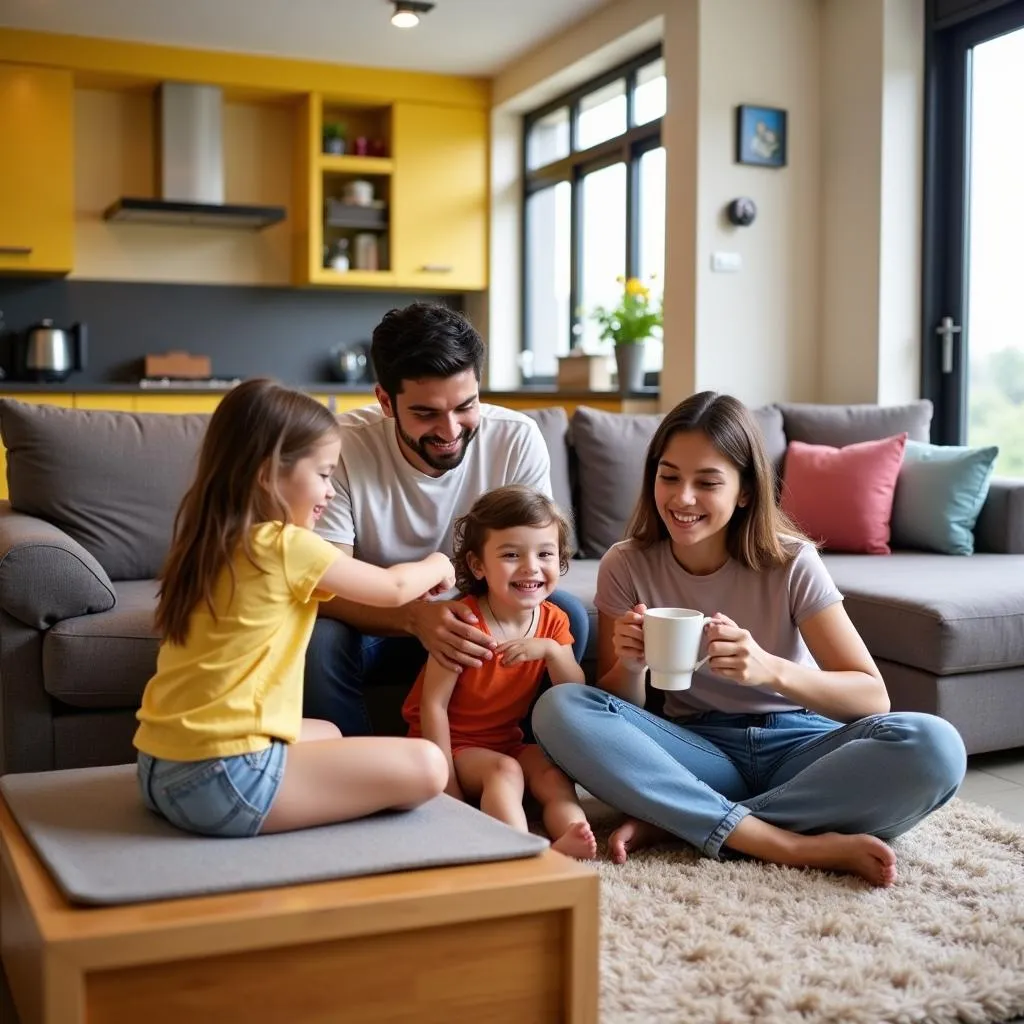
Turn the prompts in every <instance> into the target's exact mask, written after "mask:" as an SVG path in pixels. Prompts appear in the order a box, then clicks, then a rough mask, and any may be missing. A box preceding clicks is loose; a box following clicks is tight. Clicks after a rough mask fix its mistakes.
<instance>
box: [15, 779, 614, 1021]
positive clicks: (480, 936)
mask: <svg viewBox="0 0 1024 1024" xmlns="http://www.w3.org/2000/svg"><path fill="white" fill-rule="evenodd" d="M0 954H2V957H3V965H4V969H5V970H6V972H7V978H8V981H9V983H10V988H11V991H12V993H13V996H14V1002H15V1005H16V1007H17V1008H18V1013H19V1016H20V1017H21V1024H84V1022H85V1021H88V1022H89V1024H182V1022H185V1024H203V1022H207V1021H209V1022H213V1021H217V1022H234V1021H237V1022H240V1024H241V1022H244V1024H252V1021H254V1020H258V1021H260V1022H261V1024H271V1022H281V1024H285V1022H287V1024H300V1022H328V1021H330V1022H336V1021H340V1020H346V1021H352V1022H355V1024H378V1022H384V1021H387V1022H391V1021H409V1022H414V1021H415V1022H416V1024H451V1022H454V1021H474V1022H477V1021H480V1022H484V1021H486V1022H488V1024H498V1022H504V1021H509V1022H511V1024H547V1022H549V1021H552V1022H553V1021H565V1022H572V1024H592V1022H594V1021H596V1020H597V989H598V878H597V874H596V872H595V871H594V870H593V869H591V868H589V867H587V866H585V865H582V864H578V863H577V862H575V861H572V860H569V859H568V858H566V857H563V856H561V855H560V854H557V853H554V852H553V851H551V850H548V851H546V852H545V853H543V854H542V855H540V856H538V857H528V858H525V859H522V860H510V861H501V862H497V863H490V864H473V865H468V866H465V867H452V868H438V869H430V870H425V871H407V872H401V873H398V874H391V875H375V876H371V877H368V878H356V879H347V880H341V881H337V882H320V883H316V884H312V885H298V886H289V887H287V888H279V889H264V890H259V891H254V892H243V893H232V894H229V895H223V896H208V897H203V898H199V899H180V900H164V901H161V902H155V903H144V904H134V905H130V906H120V907H109V908H89V907H81V906H73V905H71V904H69V903H68V902H67V901H66V900H65V899H64V897H63V896H62V895H61V894H60V892H59V891H58V890H57V888H56V886H55V885H54V883H53V881H52V880H51V878H50V876H49V874H48V872H47V871H46V869H45V868H44V867H43V866H42V864H40V862H39V861H38V859H37V858H36V856H35V853H34V852H33V850H32V848H31V847H30V846H29V844H28V842H27V840H26V839H25V837H24V835H23V834H22V832H21V830H20V829H19V828H18V826H17V824H16V823H15V821H14V819H13V817H12V816H11V814H10V811H9V810H8V808H7V806H6V804H5V803H4V802H3V798H2V797H0Z"/></svg>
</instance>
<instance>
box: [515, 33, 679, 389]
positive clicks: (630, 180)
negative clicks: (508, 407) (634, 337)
mask: <svg viewBox="0 0 1024 1024" xmlns="http://www.w3.org/2000/svg"><path fill="white" fill-rule="evenodd" d="M662 56H663V53H662V47H661V45H660V44H659V45H657V46H654V47H651V48H650V49H648V50H645V51H644V52H643V53H639V54H637V55H636V56H635V57H632V58H630V59H629V60H628V61H625V62H624V63H622V64H619V65H617V66H616V67H614V68H611V69H610V70H608V71H606V72H604V73H603V74H601V75H598V76H597V77H595V78H591V79H588V80H587V81H586V82H584V83H582V84H581V85H578V86H577V87H576V88H575V89H572V90H571V91H569V92H566V93H562V94H561V95H560V96H557V97H556V98H555V99H552V100H550V101H549V102H547V103H545V104H544V106H542V107H537V108H536V109H535V110H531V111H530V112H529V113H528V114H525V115H524V116H523V134H522V167H521V172H522V210H521V218H520V237H521V239H522V244H521V245H520V267H519V274H520V288H519V296H520V310H519V312H520V318H521V319H520V323H521V324H522V342H521V351H523V352H532V351H533V339H532V338H531V337H530V329H529V323H530V319H529V311H530V284H529V281H530V275H529V257H528V255H527V252H528V249H529V246H528V245H527V231H528V213H527V206H528V200H529V198H530V196H531V195H533V194H534V193H535V192H540V191H543V190H544V189H546V188H551V187H553V186H554V185H557V184H559V183H560V182H563V181H564V182H568V184H569V188H570V190H571V191H570V200H569V210H570V214H569V239H570V242H569V325H568V326H569V350H570V351H572V350H573V349H576V348H578V347H579V345H580V343H581V340H582V328H583V325H582V319H583V318H582V317H581V316H580V315H579V306H580V295H581V292H582V284H583V280H582V276H583V231H582V225H581V208H582V201H583V189H582V188H581V187H580V185H581V182H582V180H583V178H584V177H585V176H586V175H587V174H590V173H592V172H594V171H599V170H601V169H602V168H604V167H610V166H611V165H612V164H617V163H624V164H625V165H626V252H625V267H626V276H627V277H635V276H637V273H638V269H639V262H640V188H639V181H640V158H641V157H642V156H643V155H644V154H645V153H647V152H649V151H650V150H652V149H657V148H659V147H660V146H661V145H662V141H661V128H662V121H663V119H664V118H663V116H662V117H657V118H655V119H654V120H652V121H648V122H647V123H646V124H641V125H633V123H632V122H633V118H634V105H635V96H636V89H637V72H639V71H640V69H641V68H644V67H646V66H647V65H648V64H651V63H653V62H654V61H656V60H658V59H659V58H661V57H662ZM619 79H625V82H626V130H625V131H624V132H623V133H622V134H621V135H616V136H615V137H614V138H612V139H606V140H605V141H604V142H599V143H597V144H596V145H594V146H590V147H588V148H587V149H582V150H578V149H576V139H577V136H578V127H579V115H580V102H581V101H582V100H583V99H584V98H585V97H587V96H589V95H590V94H591V93H593V92H595V91H596V90H597V89H600V88H602V87H603V86H606V85H611V84H612V83H613V82H616V81H618V80H619ZM562 107H567V108H568V110H569V153H568V155H566V156H564V157H560V158H559V159H558V160H552V161H551V162H550V163H547V164H544V165H543V166H542V167H538V168H535V169H533V170H531V169H530V167H529V155H530V154H529V149H530V146H529V143H530V132H531V130H532V128H533V126H534V125H535V124H536V123H537V122H538V121H540V120H542V119H543V118H545V117H547V115H548V114H551V113H554V111H556V110H559V109H561V108H562ZM531 380H533V381H534V382H537V383H541V382H545V381H553V380H554V378H553V377H548V376H546V375H545V376H539V377H531Z"/></svg>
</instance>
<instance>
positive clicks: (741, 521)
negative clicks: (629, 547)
mask: <svg viewBox="0 0 1024 1024" xmlns="http://www.w3.org/2000/svg"><path fill="white" fill-rule="evenodd" d="M692 431H700V432H701V433H702V434H704V436H705V437H707V439H708V440H709V441H710V442H711V443H712V444H713V445H714V446H715V448H717V449H718V451H719V452H721V454H722V455H724V456H725V457H726V458H727V459H728V460H729V461H730V462H731V463H732V464H733V465H734V466H735V467H736V469H737V470H738V471H739V474H740V490H741V493H742V494H743V495H745V497H746V499H747V500H746V503H745V504H744V505H743V506H739V507H737V509H736V511H735V512H733V515H732V519H731V520H729V525H728V527H727V531H728V532H727V534H726V549H727V550H728V552H729V554H730V555H731V556H732V557H733V558H735V559H736V561H738V562H741V563H742V564H743V565H745V566H746V567H747V568H748V569H753V570H755V571H759V570H761V569H768V568H771V567H773V566H781V565H788V564H789V563H790V562H791V561H792V559H793V556H794V550H793V546H792V544H791V543H790V544H787V543H786V540H787V539H789V540H790V541H792V540H804V539H806V538H804V536H803V535H802V534H801V533H800V531H799V529H797V527H796V526H794V525H793V522H792V521H791V520H790V519H789V517H788V516H787V515H786V514H785V513H784V512H783V511H782V509H780V508H779V506H778V502H777V501H776V497H775V473H774V471H773V469H772V464H771V462H770V461H769V459H768V453H767V452H766V451H765V447H764V438H763V436H762V434H761V429H760V427H758V425H757V421H756V420H755V419H754V417H753V415H751V412H750V410H749V409H748V408H747V407H746V406H745V405H744V404H743V403H742V402H741V401H740V400H739V399H737V398H733V397H732V395H720V394H717V393H716V392H714V391H701V392H700V393H699V394H696V395H691V396H690V397H689V398H687V399H685V400H684V401H682V402H680V403H679V405H677V406H676V407H675V408H674V409H673V410H672V411H671V412H670V413H668V415H666V416H665V418H664V419H663V420H662V421H661V423H660V424H659V425H658V429H657V430H656V431H655V432H654V437H652V438H651V443H650V444H649V445H648V447H647V456H646V458H645V460H644V482H643V486H642V488H641V490H640V498H639V500H638V501H637V504H636V509H635V510H634V512H633V518H632V519H631V520H630V524H629V528H628V530H627V531H626V535H627V537H629V538H631V539H632V540H635V541H637V543H639V544H641V545H642V546H643V547H650V545H652V544H656V543H657V542H658V541H659V540H664V539H666V538H667V537H668V528H667V527H666V526H665V523H664V522H663V521H662V518H661V515H660V514H659V512H658V507H657V505H656V504H655V501H654V481H655V479H656V477H657V475H658V463H659V461H660V460H661V457H662V455H664V454H665V449H666V448H667V447H668V443H669V441H670V440H671V439H672V438H673V437H674V436H675V435H676V434H679V433H687V432H692Z"/></svg>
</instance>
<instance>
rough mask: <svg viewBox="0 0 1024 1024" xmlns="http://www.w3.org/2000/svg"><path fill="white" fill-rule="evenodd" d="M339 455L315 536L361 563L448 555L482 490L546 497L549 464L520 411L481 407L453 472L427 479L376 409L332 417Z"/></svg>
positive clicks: (537, 435)
mask: <svg viewBox="0 0 1024 1024" xmlns="http://www.w3.org/2000/svg"><path fill="white" fill-rule="evenodd" d="M338 424H339V425H340V426H341V428H342V432H341V458H340V460H339V462H338V469H337V471H336V472H335V474H334V489H335V491H336V492H337V493H336V495H335V497H334V499H333V500H332V501H330V502H329V503H328V505H327V509H326V510H325V512H324V515H323V517H322V518H321V519H320V521H319V523H318V524H317V532H318V533H319V534H320V535H321V536H322V537H324V538H325V539H326V540H329V541H332V542H333V543H335V544H350V545H352V554H353V555H354V556H355V557H356V558H358V559H360V561H364V562H370V563H372V564H373V565H379V566H384V567H387V566H390V565H395V564H396V563H398V562H410V561H417V560H418V559H421V558H426V556H427V555H429V554H430V553H431V552H433V551H442V552H444V554H446V555H448V556H449V557H450V556H451V554H452V524H453V523H454V521H455V520H456V519H457V518H458V517H459V516H461V515H465V513H467V512H468V511H469V509H470V507H471V506H472V504H473V502H474V501H476V499H477V498H479V497H480V495H481V494H484V493H485V492H487V491H490V490H493V489H494V488H495V487H501V486H503V485H505V484H526V485H528V486H531V487H536V488H537V489H538V490H540V491H543V492H544V494H546V495H548V496H549V497H550V496H551V459H550V457H549V455H548V449H547V445H546V444H545V443H544V438H543V436H542V435H541V432H540V428H539V427H538V426H537V424H536V423H535V422H534V421H533V420H532V419H530V417H529V416H524V415H523V414H522V413H520V412H514V411H512V410H511V409H502V408H500V407H498V406H495V405H481V406H480V429H479V431H478V432H477V435H476V437H474V438H473V440H472V441H470V443H469V447H468V449H467V450H466V456H465V458H464V459H463V460H462V462H461V463H459V465H458V466H456V467H455V469H450V470H448V472H447V473H442V474H441V476H437V477H433V476H428V475H427V474H426V473H423V472H421V471H420V470H418V469H416V468H415V467H414V466H411V465H410V464H409V462H408V461H407V460H406V458H405V456H404V455H403V454H402V451H401V449H400V448H399V446H398V438H397V436H396V433H395V421H394V420H393V419H391V418H390V417H387V416H385V415H384V413H383V412H382V411H381V408H380V406H366V407H365V408H362V409H355V410H353V411H352V412H347V413H343V414H342V415H340V416H339V417H338Z"/></svg>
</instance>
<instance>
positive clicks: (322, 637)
mask: <svg viewBox="0 0 1024 1024" xmlns="http://www.w3.org/2000/svg"><path fill="white" fill-rule="evenodd" d="M548 600H549V601H550V602H551V603H552V604H554V605H557V606H558V607H559V608H561V609H562V611H564V612H565V614H566V615H568V616H569V628H570V630H571V631H572V636H573V645H572V652H573V654H574V655H575V657H576V660H577V661H579V660H580V659H581V658H582V657H583V652H584V651H585V650H586V648H587V637H588V635H589V632H590V620H589V619H588V618H587V610H586V608H585V607H584V606H583V602H582V601H580V600H579V599H578V598H576V597H574V596H573V595H572V594H570V593H568V592H567V591H564V590H556V591H555V592H554V593H553V594H552V595H551V596H550V597H549V598H548ZM426 660H427V652H426V651H425V650H424V649H423V646H422V644H420V642H419V640H417V639H416V637H414V636H368V635H366V634H363V633H360V632H359V631H358V630H357V629H354V628H353V627H352V626H349V625H348V624H347V623H344V622H340V621H338V620H337V619H329V618H326V617H323V616H322V617H321V618H319V619H317V621H316V625H315V626H314V628H313V635H312V637H311V638H310V641H309V647H308V648H307V650H306V675H305V688H304V695H303V714H304V715H305V716H306V717H307V718H322V719H325V720H326V721H328V722H333V723H334V724H335V725H336V726H337V727H338V728H339V729H340V730H341V731H342V733H343V734H344V735H345V736H369V735H370V734H372V732H373V727H372V725H371V724H370V716H369V715H368V714H367V710H366V702H365V700H364V699H363V693H364V691H365V690H366V689H367V688H368V687H371V686H380V685H382V684H386V683H390V684H396V683H397V684H401V685H402V686H404V687H405V688H406V690H408V689H410V688H411V687H412V684H413V683H414V682H415V681H416V676H417V675H418V674H419V671H420V669H421V668H422V667H423V664H424V662H425V661H426ZM528 724H529V723H528V722H527V723H525V725H528ZM524 731H525V726H524Z"/></svg>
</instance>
